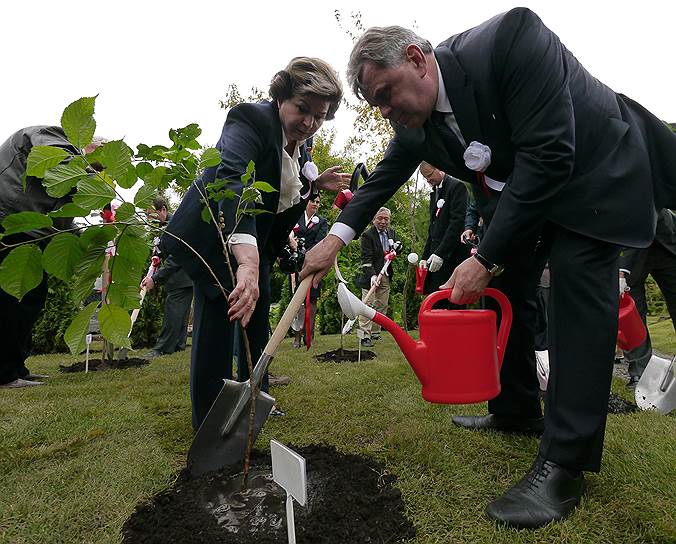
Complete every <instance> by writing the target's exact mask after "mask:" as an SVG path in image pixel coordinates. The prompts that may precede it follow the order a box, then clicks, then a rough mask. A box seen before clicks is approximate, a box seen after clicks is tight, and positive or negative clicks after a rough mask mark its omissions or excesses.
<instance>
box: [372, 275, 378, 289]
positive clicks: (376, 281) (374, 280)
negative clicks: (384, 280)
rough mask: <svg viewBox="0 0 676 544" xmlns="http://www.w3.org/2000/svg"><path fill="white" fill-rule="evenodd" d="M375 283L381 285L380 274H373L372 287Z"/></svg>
mask: <svg viewBox="0 0 676 544" xmlns="http://www.w3.org/2000/svg"><path fill="white" fill-rule="evenodd" d="M374 285H380V281H378V276H376V275H375V274H374V275H373V276H371V287H373V286H374Z"/></svg>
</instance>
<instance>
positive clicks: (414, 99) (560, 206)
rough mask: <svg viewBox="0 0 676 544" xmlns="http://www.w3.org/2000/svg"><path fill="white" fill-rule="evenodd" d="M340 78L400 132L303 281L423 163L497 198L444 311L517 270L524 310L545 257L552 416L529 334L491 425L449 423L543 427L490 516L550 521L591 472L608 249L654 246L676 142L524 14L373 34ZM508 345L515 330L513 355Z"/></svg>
mask: <svg viewBox="0 0 676 544" xmlns="http://www.w3.org/2000/svg"><path fill="white" fill-rule="evenodd" d="M347 77H348V81H349V83H350V85H351V86H352V88H353V90H354V91H355V93H356V94H357V95H358V96H361V97H363V98H365V99H366V100H368V102H369V103H370V104H371V105H373V106H377V107H378V108H379V109H380V111H381V113H382V115H383V117H385V118H386V119H389V120H390V121H391V124H392V127H393V129H394V132H395V136H394V138H393V139H392V141H391V142H390V144H389V146H388V149H387V150H386V152H385V156H384V159H383V160H382V161H381V162H380V164H379V165H378V166H377V167H376V169H375V170H374V172H373V173H372V174H371V175H370V176H369V179H368V180H367V182H366V183H365V184H364V185H363V186H362V187H361V188H360V189H359V192H358V193H357V194H356V195H355V197H354V198H353V199H352V201H351V202H350V203H349V204H348V205H347V206H346V208H345V209H344V210H343V212H342V213H341V215H340V216H339V218H338V220H337V222H336V223H335V224H334V225H333V227H332V228H331V231H330V232H329V235H328V236H327V237H326V238H325V241H324V242H322V243H321V244H319V245H317V246H316V247H315V248H314V249H313V251H312V252H310V253H309V254H308V255H306V259H305V268H304V270H303V272H302V274H303V275H305V274H310V273H316V272H319V273H320V274H321V273H322V272H325V271H328V270H329V269H330V267H331V265H332V263H333V260H334V258H335V255H336V253H337V252H338V251H339V250H340V248H341V247H342V246H343V245H344V244H345V243H347V242H349V241H350V240H351V239H352V238H353V237H354V236H355V235H356V234H357V233H359V232H361V230H362V229H363V228H364V227H365V225H366V223H367V221H368V218H369V217H370V216H371V214H372V213H373V211H374V210H375V209H377V208H378V207H379V206H381V205H382V204H383V203H384V202H386V201H387V200H388V199H389V198H391V197H392V195H393V194H394V193H395V192H396V191H397V189H398V188H399V187H401V186H402V185H403V184H404V183H405V182H406V180H407V179H408V178H409V176H410V175H411V174H412V173H413V171H414V170H415V168H416V167H417V165H418V164H419V163H420V161H421V160H427V161H428V162H430V163H432V164H434V165H436V166H438V167H440V168H442V169H443V170H444V171H445V172H447V173H449V174H451V175H453V176H455V177H457V178H459V179H461V180H463V181H467V182H470V183H473V184H475V185H476V186H477V192H479V191H480V192H482V193H485V194H486V198H490V197H491V192H490V191H491V190H492V187H491V185H492V186H493V187H497V188H498V190H501V191H500V198H499V199H498V202H497V204H496V207H495V213H494V214H493V217H492V220H491V224H490V227H489V228H488V230H487V232H486V234H485V236H484V238H483V239H482V240H481V244H480V245H479V248H478V253H477V254H476V255H474V256H473V257H471V258H469V259H467V260H465V261H464V262H463V263H461V264H460V265H459V266H458V267H457V268H456V269H455V271H454V272H453V275H452V276H451V278H450V280H449V281H448V282H447V284H446V286H447V287H451V288H453V295H452V298H451V301H452V302H454V303H458V304H461V303H467V302H470V301H472V300H475V299H477V298H478V297H479V296H480V294H481V293H482V292H483V290H484V289H485V287H486V286H487V285H488V283H489V282H490V281H491V279H492V278H493V277H495V276H497V275H498V274H500V273H501V271H503V270H516V269H519V268H521V269H522V270H523V273H518V274H513V277H514V281H513V282H510V284H511V285H512V286H516V288H514V289H512V291H511V292H510V293H506V294H507V295H508V296H509V297H510V300H511V301H512V304H513V305H514V304H515V303H519V304H524V301H527V300H528V299H529V298H531V296H532V292H534V288H535V285H536V282H537V279H538V278H539V276H540V270H542V266H543V264H544V262H545V260H547V258H548V259H549V266H550V271H551V287H550V302H551V306H550V315H551V317H552V322H551V323H550V331H549V332H550V333H551V334H550V337H549V341H550V346H549V347H550V349H549V355H550V370H551V374H550V381H549V387H548V390H547V411H546V414H545V416H544V420H543V418H542V413H541V407H540V403H539V400H538V388H539V386H538V383H537V379H536V376H535V375H534V373H533V372H532V371H531V369H530V368H529V366H530V363H529V361H528V357H529V355H528V349H527V348H529V347H530V350H531V353H532V346H533V340H532V334H530V340H529V342H521V345H520V353H516V352H514V350H512V351H513V352H512V354H511V355H510V354H509V353H506V354H505V359H504V361H503V365H502V368H501V375H500V378H501V385H502V391H501V393H500V395H499V396H498V397H497V398H496V399H494V401H493V403H492V406H491V410H490V412H489V414H488V415H485V416H478V417H477V416H470V417H462V418H460V417H456V418H454V423H456V424H458V425H461V426H463V427H467V428H471V429H481V430H489V429H494V430H502V431H507V432H538V431H542V430H544V433H543V435H542V439H541V441H540V449H539V452H538V455H537V457H536V459H535V461H534V462H533V465H532V466H531V469H530V470H529V471H528V473H527V474H526V475H525V476H524V478H522V479H521V481H520V482H518V483H517V484H516V485H515V486H514V487H512V488H511V489H509V490H508V491H507V492H506V493H505V494H504V495H503V496H502V497H500V498H498V499H497V500H495V501H494V502H492V503H491V504H490V505H489V506H488V508H487V513H488V515H489V516H490V517H492V518H494V519H496V520H498V521H500V522H502V523H506V524H508V525H512V526H517V527H529V528H533V527H540V526H543V525H546V524H547V523H550V522H551V521H555V520H560V519H562V518H564V517H566V516H567V515H569V514H570V513H571V512H572V511H573V509H574V508H575V506H576V505H577V504H578V502H579V500H580V497H581V495H582V493H583V491H584V489H585V482H584V475H583V471H594V472H598V471H599V470H600V467H601V457H602V451H603V439H604V432H605V423H606V416H607V409H608V406H607V404H608V402H607V401H608V394H609V391H610V384H611V378H612V366H613V360H614V354H615V341H616V337H617V318H618V306H619V294H618V279H617V276H618V274H617V264H618V257H619V246H631V247H646V246H648V245H650V243H652V240H653V238H654V232H655V223H656V218H657V212H656V210H658V209H661V208H664V207H670V208H674V207H676V134H673V133H672V132H671V130H669V128H668V127H667V126H666V125H665V124H664V123H662V122H661V121H660V120H659V119H657V118H656V117H655V116H654V115H652V114H651V113H650V112H648V111H647V110H645V109H644V108H643V107H642V106H641V105H640V104H637V103H636V102H634V101H633V100H631V99H629V98H627V97H626V96H622V95H619V94H617V93H615V92H613V91H612V90H611V89H610V88H608V87H607V86H605V85H603V83H601V82H600V81H598V80H597V79H595V78H594V77H593V76H592V75H591V74H589V73H588V72H587V71H586V70H585V68H584V67H583V66H582V65H581V64H580V63H579V61H578V60H577V59H576V58H575V57H574V56H573V55H572V54H571V53H570V52H569V51H568V50H567V49H566V48H565V47H564V46H563V45H562V44H561V42H560V40H559V38H558V36H556V35H555V34H554V33H553V32H552V31H551V30H550V29H548V28H547V27H546V26H545V25H544V24H543V22H542V21H541V20H540V19H539V18H538V17H537V15H535V14H534V13H533V12H532V11H530V10H528V9H526V8H516V9H513V10H511V11H509V12H508V13H505V14H501V15H498V16H496V17H494V18H493V19H490V20H489V21H486V22H485V23H482V24H481V25H479V26H477V27H475V28H472V29H470V30H468V31H466V32H463V33H460V34H458V35H455V36H452V37H451V38H449V39H448V40H446V41H445V42H443V43H442V44H440V45H439V46H438V47H437V48H433V47H432V46H431V44H430V43H429V42H428V41H427V40H424V39H423V38H421V37H420V36H417V35H416V34H415V33H413V32H411V31H409V30H407V29H403V28H401V27H385V28H372V29H369V30H368V31H367V32H366V33H365V34H364V35H363V36H362V37H361V38H360V39H359V40H358V41H357V43H356V44H355V46H354V48H353V51H352V55H351V58H350V63H349V65H348V70H347ZM506 275H507V272H505V276H506ZM519 281H521V284H519V283H518V282H519ZM511 343H512V333H510V342H509V344H508V347H507V349H508V350H509V349H510V347H509V346H510V344H511ZM528 344H530V346H529V345H528ZM530 357H531V360H532V356H530ZM581 376H584V379H580V377H581Z"/></svg>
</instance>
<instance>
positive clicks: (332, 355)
mask: <svg viewBox="0 0 676 544" xmlns="http://www.w3.org/2000/svg"><path fill="white" fill-rule="evenodd" d="M375 358H376V354H375V352H373V351H371V350H370V349H363V350H361V360H362V361H369V360H371V359H375ZM315 359H317V361H319V362H320V363H356V362H357V361H358V360H359V351H358V350H356V349H335V350H333V351H325V352H324V353H320V354H319V355H315Z"/></svg>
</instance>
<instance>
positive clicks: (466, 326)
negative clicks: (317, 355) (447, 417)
mask: <svg viewBox="0 0 676 544" xmlns="http://www.w3.org/2000/svg"><path fill="white" fill-rule="evenodd" d="M450 295H451V290H450V289H444V290H441V291H436V292H434V293H432V294H431V295H430V296H428V297H427V298H426V299H425V300H424V301H423V303H422V305H421V306H420V311H419V313H418V323H419V327H420V340H418V341H417V342H416V341H415V340H413V339H412V338H411V337H410V336H409V335H408V334H406V332H404V331H403V330H402V329H401V328H400V327H399V325H397V324H396V323H395V322H394V321H392V320H391V319H389V318H388V317H386V316H384V315H383V314H381V313H379V312H376V311H375V310H374V309H373V308H370V307H368V306H367V305H366V304H364V303H363V302H362V301H361V300H359V298H357V297H356V296H355V295H354V293H352V292H351V291H350V290H349V289H348V288H347V286H346V285H345V284H342V283H341V284H340V285H339V286H338V302H339V303H340V307H341V308H342V310H343V312H344V313H345V314H346V315H347V316H348V317H350V318H354V317H356V316H357V315H363V316H364V317H366V318H368V319H371V320H373V321H374V322H376V323H378V324H379V325H380V326H381V327H383V328H384V329H386V330H387V331H388V332H389V333H391V334H392V336H393V337H394V339H395V340H396V342H397V344H399V347H400V348H401V351H402V352H403V354H404V356H405V357H406V360H407V361H408V362H409V364H410V365H411V368H412V369H413V372H415V375H416V376H417V377H418V380H420V383H421V384H422V396H423V398H424V399H425V400H427V401H428V402H434V403H439V404H470V403H474V402H484V401H486V400H490V399H492V398H495V397H496V396H497V395H498V394H499V393H500V367H501V365H502V360H503V358H504V355H505V347H506V345H507V338H508V336H509V329H510V327H511V325H512V306H511V304H510V303H509V300H508V299H507V297H506V296H505V295H504V294H503V293H501V292H500V291H498V290H497V289H491V288H488V289H486V290H485V292H484V295H485V296H489V297H491V298H494V299H495V300H496V301H497V302H498V304H499V305H500V311H501V314H502V315H501V321H500V330H497V315H496V313H495V312H494V311H492V310H446V309H436V310H435V309H434V308H433V306H434V304H436V303H437V302H439V301H441V300H443V299H447V298H448V297H450Z"/></svg>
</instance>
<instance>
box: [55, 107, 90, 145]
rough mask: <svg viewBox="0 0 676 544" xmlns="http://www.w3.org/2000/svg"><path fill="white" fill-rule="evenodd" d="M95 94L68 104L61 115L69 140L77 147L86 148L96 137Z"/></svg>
mask: <svg viewBox="0 0 676 544" xmlns="http://www.w3.org/2000/svg"><path fill="white" fill-rule="evenodd" d="M95 102H96V97H95V96H89V97H83V98H80V99H79V100H76V101H75V102H73V103H72V104H70V105H68V106H67V107H66V109H65V110H63V115H62V116H61V126H62V127H63V131H64V132H65V133H66V137H67V138H68V141H69V142H70V143H71V144H73V145H74V146H75V147H79V148H84V147H85V146H87V145H89V144H90V143H91V142H92V139H93V138H94V131H95V130H96V121H94V103H95Z"/></svg>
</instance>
